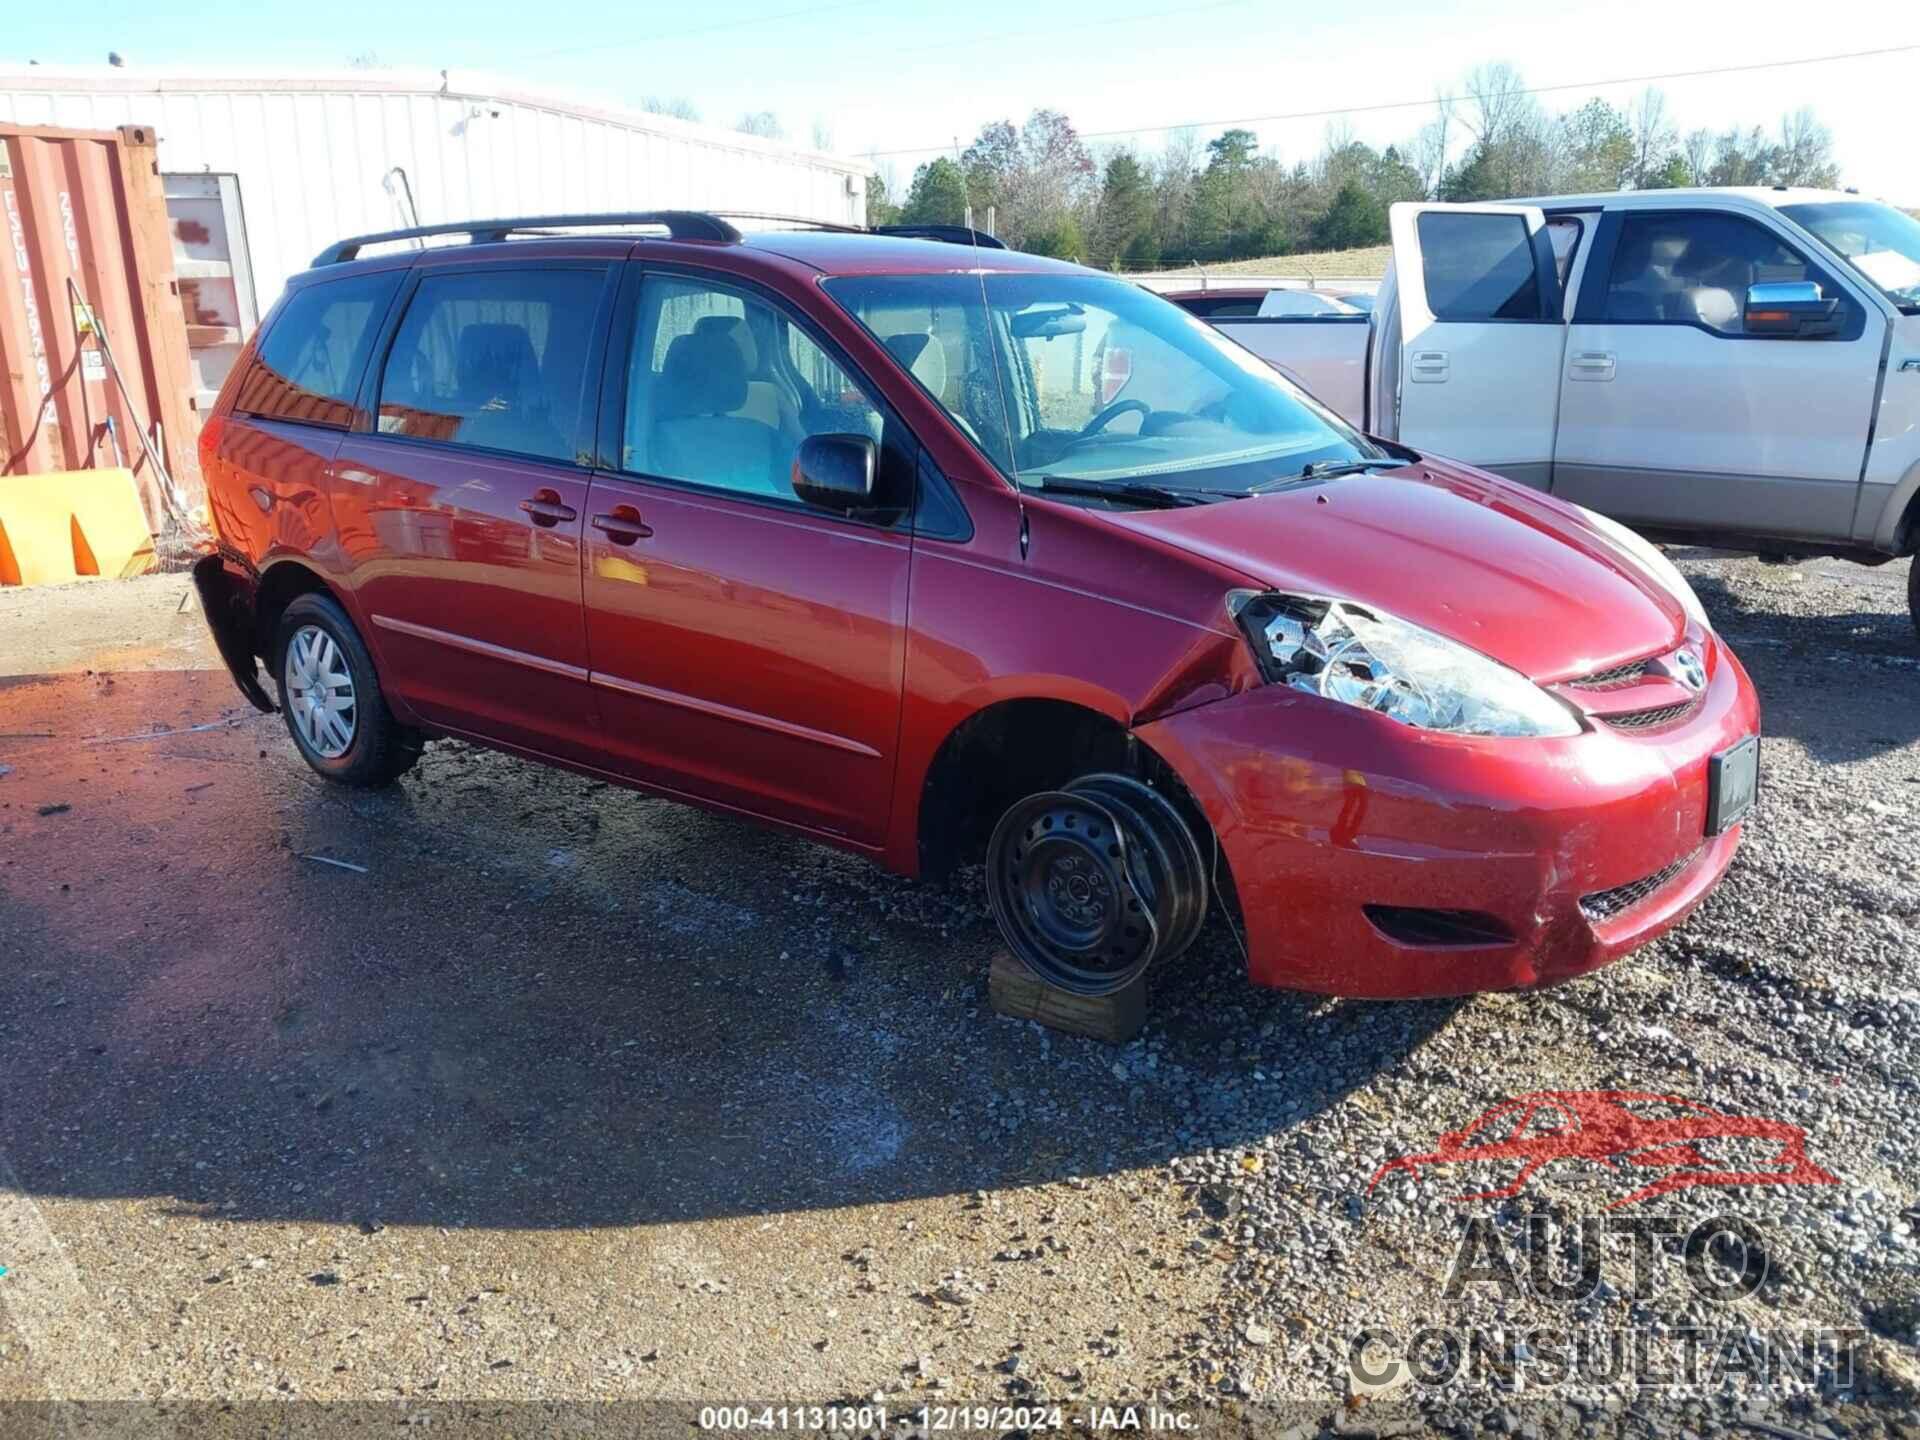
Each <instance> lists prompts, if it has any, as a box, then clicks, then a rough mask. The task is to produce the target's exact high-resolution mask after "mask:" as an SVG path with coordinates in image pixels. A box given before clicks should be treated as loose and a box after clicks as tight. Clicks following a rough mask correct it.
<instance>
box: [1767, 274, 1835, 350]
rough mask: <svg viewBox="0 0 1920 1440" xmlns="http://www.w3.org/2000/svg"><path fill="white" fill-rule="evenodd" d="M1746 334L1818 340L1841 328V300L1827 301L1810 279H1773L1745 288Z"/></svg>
mask: <svg viewBox="0 0 1920 1440" xmlns="http://www.w3.org/2000/svg"><path fill="white" fill-rule="evenodd" d="M1745 320H1746V330H1747V334H1749V335H1779V336H1784V337H1786V338H1789V339H1795V340H1817V339H1819V338H1821V337H1822V336H1826V335H1833V334H1836V333H1837V332H1838V331H1839V329H1840V302H1839V300H1838V299H1833V300H1826V299H1822V298H1821V295H1820V287H1819V285H1817V284H1815V283H1814V282H1813V281H1811V280H1775V281H1770V282H1767V283H1764V284H1760V285H1749V286H1748V287H1747V304H1746V312H1745Z"/></svg>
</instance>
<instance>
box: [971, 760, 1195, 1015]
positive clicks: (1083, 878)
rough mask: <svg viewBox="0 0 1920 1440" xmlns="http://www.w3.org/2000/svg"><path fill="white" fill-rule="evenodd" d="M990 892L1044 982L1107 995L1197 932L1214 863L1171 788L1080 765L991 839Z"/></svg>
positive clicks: (1013, 944)
mask: <svg viewBox="0 0 1920 1440" xmlns="http://www.w3.org/2000/svg"><path fill="white" fill-rule="evenodd" d="M986 878H987V899H988V900H989V902H991V904H992V906H993V914H994V918H995V919H996V920H998V921H999V922H1000V933H1001V934H1002V935H1003V936H1004V937H1005V939H1006V942H1007V947H1008V948H1009V949H1010V950H1012V951H1013V953H1014V955H1015V956H1017V957H1018V958H1019V959H1020V960H1021V961H1022V962H1023V963H1024V964H1025V965H1026V966H1027V968H1028V969H1030V970H1031V971H1033V973H1034V974H1036V975H1038V976H1039V977H1040V978H1041V979H1042V980H1044V981H1046V982H1047V984H1049V985H1052V986H1054V987H1055V988H1057V989H1060V990H1065V991H1067V992H1069V993H1070V994H1074V995H1090V996H1092V995H1111V994H1114V993H1116V992H1117V991H1120V990H1123V989H1125V988H1126V987H1127V986H1128V985H1130V984H1132V983H1133V981H1135V980H1137V979H1138V978H1139V977H1140V976H1141V975H1142V974H1143V973H1145V971H1146V968H1147V967H1148V966H1149V965H1151V964H1152V963H1153V962H1154V961H1155V960H1168V959H1172V958H1173V957H1174V956H1176V955H1178V954H1179V953H1180V952H1181V951H1183V950H1185V949H1186V948H1187V946H1189V945H1190V944H1192V943H1193V938H1194V936H1196V935H1198V934H1199V933H1200V926H1201V923H1202V922H1203V921H1204V920H1205V919H1206V916H1207V871H1206V865H1205V862H1204V861H1203V859H1202V856H1201V850H1200V845H1199V842H1198V841H1196V840H1195V839H1194V836H1193V831H1192V829H1191V828H1190V827H1189V826H1188V824H1187V822H1186V820H1185V819H1184V818H1183V817H1182V816H1181V814H1180V812H1179V810H1178V809H1176V808H1175V807H1174V805H1173V804H1172V802H1170V801H1169V800H1168V799H1167V798H1166V797H1165V796H1164V795H1162V794H1161V793H1160V792H1159V791H1157V790H1154V789H1153V788H1151V787H1150V786H1147V785H1144V784H1142V783H1141V782H1140V781H1138V780H1135V779H1133V778H1132V777H1130V776H1127V775H1116V774H1105V773H1103V774H1094V775H1084V776H1082V777H1081V778H1079V779H1078V780H1075V781H1074V782H1073V783H1072V784H1070V785H1068V786H1067V787H1066V788H1065V789H1064V790H1042V791H1039V792H1038V793H1036V794H1033V795H1029V796H1028V797H1027V798H1026V799H1024V800H1021V801H1019V802H1017V803H1016V804H1014V805H1013V806H1012V807H1011V808H1009V809H1008V811H1007V813H1006V814H1005V815H1003V816H1002V817H1001V819H1000V823H999V824H998V825H996V826H995V827H994V831H993V838H992V839H990V840H989V841H988V842H987V877H986Z"/></svg>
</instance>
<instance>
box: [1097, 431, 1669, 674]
mask: <svg viewBox="0 0 1920 1440" xmlns="http://www.w3.org/2000/svg"><path fill="white" fill-rule="evenodd" d="M1111 518H1113V519H1114V520H1115V521H1116V523H1119V524H1123V525H1126V526H1128V527H1130V528H1134V529H1138V530H1143V531H1146V532H1149V533H1151V534H1153V535H1155V536H1157V537H1159V538H1160V539H1162V540H1164V541H1166V542H1168V543H1170V544H1174V545H1178V546H1181V547H1183V548H1184V549H1187V550H1189V551H1191V552H1193V553H1194V554H1198V555H1204V556H1206V557H1208V558H1210V559H1212V560H1214V561H1216V562H1218V563H1220V564H1222V565H1224V566H1227V567H1229V568H1231V569H1234V570H1237V571H1239V572H1240V573H1241V574H1243V575H1245V576H1247V577H1248V578H1249V579H1250V580H1253V581H1254V582H1256V583H1257V584H1259V585H1262V586H1266V587H1270V588H1272V589H1275V590H1284V591H1292V592H1296V593H1301V594H1307V595H1324V596H1332V597H1336V598H1339V599H1347V600H1356V601H1359V602H1360V603H1362V604H1365V605H1369V606H1375V607H1378V608H1379V609H1382V610H1385V611H1388V612H1389V613H1391V614H1393V615H1397V616H1399V617H1400V618H1401V619H1403V620H1410V621H1412V622H1413V623H1414V624H1416V625H1422V626H1425V627H1426V628H1427V629H1429V630H1433V631H1436V632H1438V633H1439V634H1442V635H1445V636H1447V637H1449V638H1450V639H1453V640H1457V641H1459V642H1460V643H1461V644H1463V645H1470V646H1472V647H1473V648H1474V649H1475V650H1478V651H1480V652H1481V653H1482V654H1484V655H1490V656H1492V657H1493V658H1494V659H1496V660H1499V661H1500V662H1502V663H1503V664H1505V665H1508V666H1511V667H1512V668H1513V669H1515V670H1518V671H1519V672H1520V673H1521V674H1523V675H1526V676H1528V677H1529V678H1531V679H1534V680H1537V681H1551V680H1561V679H1568V678H1572V677H1574V676H1579V675H1586V674H1591V673H1592V672H1594V671H1596V670H1602V669H1605V668H1607V667H1608V666H1611V665H1617V664H1619V663H1621V662H1623V661H1626V660H1634V659H1639V658H1641V657H1643V656H1646V655H1651V654H1655V653H1657V652H1659V651H1661V650H1664V649H1670V648H1672V647H1673V646H1675V645H1677V644H1679V642H1680V640H1681V639H1682V637H1683V636H1684V635H1685V633H1686V612H1685V610H1684V609H1683V608H1682V607H1681V605H1680V603H1679V601H1677V600H1675V599H1674V598H1673V596H1671V595H1670V594H1669V593H1668V592H1667V591H1666V590H1665V588H1664V587H1662V586H1661V585H1660V584H1659V583H1658V582H1657V581H1655V580H1654V579H1653V577H1652V576H1650V575H1649V574H1647V573H1646V571H1645V570H1644V569H1643V568H1642V567H1641V566H1640V565H1639V563H1638V562H1636V561H1635V560H1634V559H1633V558H1632V557H1631V556H1630V555H1629V554H1628V553H1627V552H1626V551H1625V550H1623V549H1622V548H1621V547H1620V546H1618V545H1617V544H1615V543H1614V542H1613V541H1611V540H1609V539H1608V538H1607V537H1606V536H1605V535H1604V534H1603V533H1602V532H1601V531H1600V530H1599V529H1597V528H1596V527H1594V526H1593V525H1591V524H1589V523H1588V522H1587V521H1585V520H1584V519H1583V518H1582V517H1581V514H1580V512H1579V511H1578V510H1575V509H1573V508H1572V507H1570V506H1567V505H1563V504H1560V503H1558V502H1555V501H1553V500H1549V499H1548V498H1546V497H1545V496H1543V495H1541V494H1539V493H1538V492H1536V491H1532V490H1529V489H1527V488H1526V487H1525V486H1523V485H1518V484H1515V483H1514V482H1512V481H1508V480H1502V479H1500V478H1499V477H1497V476H1493V475H1489V474H1486V473H1485V472H1484V471H1479V470H1471V469H1468V468H1466V467H1464V466H1458V465H1451V464H1445V463H1442V462H1438V461H1429V460H1423V461H1420V462H1418V463H1417V464H1414V465H1410V466H1409V467H1408V468H1406V469H1404V470H1395V471H1389V472H1384V473H1377V474H1372V475H1353V476H1348V477H1345V478H1342V479H1336V480H1330V481H1328V482H1326V483H1324V484H1321V485H1313V486H1305V487H1302V488H1300V489H1296V490H1285V491H1280V492H1277V493H1275V494H1271V495H1256V496H1253V497H1251V498H1249V499H1245V500H1227V501H1221V502H1220V503H1218V504H1214V505H1195V506H1191V507H1189V508H1186V509H1179V510H1148V511H1131V512H1126V513H1124V514H1115V515H1113V516H1112V517H1111Z"/></svg>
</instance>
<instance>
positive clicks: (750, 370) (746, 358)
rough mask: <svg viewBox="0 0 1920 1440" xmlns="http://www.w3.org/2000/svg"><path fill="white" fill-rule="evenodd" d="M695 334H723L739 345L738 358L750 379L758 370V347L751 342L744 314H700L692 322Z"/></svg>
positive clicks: (751, 332)
mask: <svg viewBox="0 0 1920 1440" xmlns="http://www.w3.org/2000/svg"><path fill="white" fill-rule="evenodd" d="M693 333H694V334H696V335H724V336H725V337H726V338H727V339H729V340H731V341H732V342H733V343H734V344H735V345H738V346H739V347H740V360H741V363H743V364H744V365H745V366H746V368H747V377H748V378H749V379H751V378H752V377H753V376H754V375H756V374H758V373H759V371H760V347H759V346H758V345H756V344H754V342H753V330H752V329H751V327H749V326H748V324H747V320H746V317H745V316H744V315H702V316H701V317H700V318H699V319H698V320H696V321H695V322H694V326H693Z"/></svg>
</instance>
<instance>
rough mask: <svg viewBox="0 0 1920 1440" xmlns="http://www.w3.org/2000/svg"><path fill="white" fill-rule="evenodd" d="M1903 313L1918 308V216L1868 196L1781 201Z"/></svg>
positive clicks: (1784, 211)
mask: <svg viewBox="0 0 1920 1440" xmlns="http://www.w3.org/2000/svg"><path fill="white" fill-rule="evenodd" d="M1780 213H1781V214H1782V215H1785V216H1787V217H1788V218H1789V219H1791V220H1793V221H1795V222H1797V223H1798V224H1800V225H1802V226H1804V227H1805V228H1806V229H1808V230H1811V231H1812V232H1813V233H1814V234H1815V235H1818V236H1819V237H1820V238H1821V239H1822V240H1824V241H1825V242H1826V243H1827V245H1828V246H1829V247H1830V248H1831V249H1832V250H1833V251H1834V252H1835V253H1837V254H1838V255H1840V256H1841V257H1842V258H1843V259H1844V260H1845V261H1846V262H1847V263H1848V264H1849V265H1851V266H1852V267H1853V268H1854V269H1855V270H1857V271H1859V272H1860V275H1861V278H1863V279H1864V280H1866V281H1867V283H1868V284H1870V285H1873V286H1875V287H1876V288H1877V289H1879V291H1880V292H1881V293H1882V294H1883V295H1885V296H1886V297H1887V298H1888V299H1889V300H1891V301H1893V303H1894V304H1896V305H1898V306H1899V307H1900V308H1901V309H1902V310H1904V311H1906V312H1907V313H1908V314H1910V315H1913V314H1920V220H1916V219H1914V218H1913V216H1911V215H1907V214H1904V213H1902V212H1901V211H1899V210H1896V209H1894V208H1893V207H1892V206H1891V205H1878V204H1875V203H1873V202H1872V201H1869V200H1847V201H1836V202H1833V203H1830V204H1829V203H1823V204H1818V205H1782V206H1781V207H1780Z"/></svg>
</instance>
